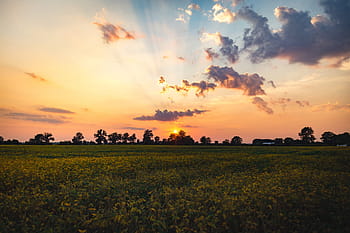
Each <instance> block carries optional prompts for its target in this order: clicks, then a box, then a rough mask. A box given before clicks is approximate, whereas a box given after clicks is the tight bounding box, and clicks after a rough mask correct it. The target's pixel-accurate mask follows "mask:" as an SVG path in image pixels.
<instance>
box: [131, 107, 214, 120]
mask: <svg viewBox="0 0 350 233" xmlns="http://www.w3.org/2000/svg"><path fill="white" fill-rule="evenodd" d="M207 111H208V110H198V109H194V110H187V111H168V110H167V109H165V110H164V111H161V110H159V109H158V110H156V113H155V114H154V115H150V116H144V115H143V116H140V117H135V118H134V120H138V121H176V120H178V119H179V118H181V117H192V116H194V115H198V114H202V113H204V112H207Z"/></svg>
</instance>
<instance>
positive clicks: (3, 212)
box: [0, 145, 350, 233]
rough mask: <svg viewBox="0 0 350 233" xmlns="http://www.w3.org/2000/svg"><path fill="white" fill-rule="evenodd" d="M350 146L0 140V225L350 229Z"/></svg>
mask: <svg viewBox="0 0 350 233" xmlns="http://www.w3.org/2000/svg"><path fill="white" fill-rule="evenodd" d="M349 219H350V149H349V148H339V147H269V146H268V147H253V146H240V147H233V146H230V147H225V146H140V145H134V146H127V145H114V146H113V145H101V146H54V145H51V146H0V232H2V233H5V232H281V233H284V232H298V233H300V232H305V233H306V232H307V233H309V232H339V233H343V232H350V221H349Z"/></svg>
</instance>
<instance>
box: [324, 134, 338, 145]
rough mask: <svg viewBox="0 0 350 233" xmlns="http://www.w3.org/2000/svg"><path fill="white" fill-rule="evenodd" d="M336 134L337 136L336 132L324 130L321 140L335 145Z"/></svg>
mask: <svg viewBox="0 0 350 233" xmlns="http://www.w3.org/2000/svg"><path fill="white" fill-rule="evenodd" d="M335 136H336V134H335V133H333V132H324V133H323V134H322V135H321V140H322V142H323V143H324V144H327V145H333V144H334V137H335Z"/></svg>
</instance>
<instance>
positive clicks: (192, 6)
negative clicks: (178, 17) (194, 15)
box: [187, 3, 201, 10]
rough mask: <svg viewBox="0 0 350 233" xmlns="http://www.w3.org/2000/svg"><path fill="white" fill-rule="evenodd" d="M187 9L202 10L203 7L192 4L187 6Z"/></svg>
mask: <svg viewBox="0 0 350 233" xmlns="http://www.w3.org/2000/svg"><path fill="white" fill-rule="evenodd" d="M187 9H193V10H200V9H201V7H200V6H199V5H198V4H195V3H191V4H189V5H188V6H187Z"/></svg>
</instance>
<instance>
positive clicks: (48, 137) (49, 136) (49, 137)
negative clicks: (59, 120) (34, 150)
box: [43, 133, 55, 144]
mask: <svg viewBox="0 0 350 233" xmlns="http://www.w3.org/2000/svg"><path fill="white" fill-rule="evenodd" d="M43 137H44V138H43V140H44V143H45V144H50V141H54V140H55V138H54V137H53V135H52V133H44V134H43Z"/></svg>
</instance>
